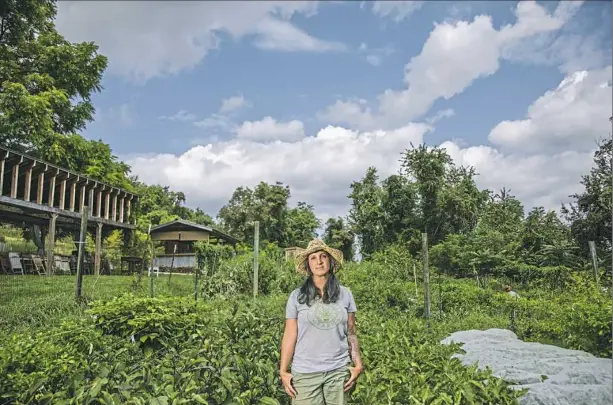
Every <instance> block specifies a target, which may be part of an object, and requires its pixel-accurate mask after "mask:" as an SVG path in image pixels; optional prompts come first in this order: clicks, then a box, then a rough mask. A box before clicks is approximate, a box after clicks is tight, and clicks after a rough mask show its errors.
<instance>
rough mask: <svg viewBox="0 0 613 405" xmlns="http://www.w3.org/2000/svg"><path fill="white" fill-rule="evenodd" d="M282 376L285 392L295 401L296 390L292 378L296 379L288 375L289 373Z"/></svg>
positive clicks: (283, 372)
mask: <svg viewBox="0 0 613 405" xmlns="http://www.w3.org/2000/svg"><path fill="white" fill-rule="evenodd" d="M280 374H281V383H282V384H283V389H285V392H287V395H289V396H290V397H291V398H292V399H295V398H296V390H295V389H294V386H293V385H292V378H294V376H293V375H291V374H290V373H288V372H287V371H282V372H281V373H280Z"/></svg>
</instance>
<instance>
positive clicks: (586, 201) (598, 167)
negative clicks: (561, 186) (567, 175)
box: [561, 139, 613, 266]
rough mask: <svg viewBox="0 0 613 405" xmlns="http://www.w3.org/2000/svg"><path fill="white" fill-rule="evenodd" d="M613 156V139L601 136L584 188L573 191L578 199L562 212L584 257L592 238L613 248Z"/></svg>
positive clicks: (602, 246)
mask: <svg viewBox="0 0 613 405" xmlns="http://www.w3.org/2000/svg"><path fill="white" fill-rule="evenodd" d="M612 158H613V142H612V141H611V139H606V140H601V141H600V142H599V144H598V150H597V151H596V152H595V153H594V166H593V167H592V169H591V170H590V173H589V174H587V175H585V176H583V177H582V180H581V184H582V185H583V186H584V188H585V189H584V191H583V192H582V193H576V194H573V195H571V197H572V198H573V199H574V200H575V201H574V202H572V203H570V204H569V205H568V206H566V205H564V204H563V205H562V209H561V211H562V215H563V216H564V218H565V219H566V221H568V223H569V224H570V228H571V234H572V236H573V238H574V240H575V242H576V243H577V244H578V246H579V247H580V249H581V253H582V256H584V257H588V255H589V248H588V242H589V241H591V240H593V241H594V242H595V243H596V245H597V247H598V248H599V249H600V250H604V251H607V252H610V251H611V210H612V209H613V207H612V204H611V178H612V175H613V171H612V168H611V162H612V160H611V159H612ZM608 265H609V266H610V261H609V263H608Z"/></svg>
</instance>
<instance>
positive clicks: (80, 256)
mask: <svg viewBox="0 0 613 405" xmlns="http://www.w3.org/2000/svg"><path fill="white" fill-rule="evenodd" d="M90 207H91V197H90V206H87V207H86V206H82V207H81V230H80V232H79V242H78V244H79V247H78V249H77V251H78V254H77V284H76V286H75V299H76V300H77V301H78V300H79V299H80V298H81V292H82V289H83V274H82V273H83V259H84V257H83V256H84V255H83V253H84V252H83V251H84V250H85V238H86V235H87V219H88V214H89V210H90Z"/></svg>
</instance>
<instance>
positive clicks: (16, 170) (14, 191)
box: [11, 158, 23, 198]
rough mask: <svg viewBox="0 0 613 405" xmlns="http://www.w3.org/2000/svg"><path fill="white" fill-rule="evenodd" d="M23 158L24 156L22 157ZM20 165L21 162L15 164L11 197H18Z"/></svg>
mask: <svg viewBox="0 0 613 405" xmlns="http://www.w3.org/2000/svg"><path fill="white" fill-rule="evenodd" d="M21 159H22V160H23V158H21ZM19 165H20V162H17V163H15V166H13V178H12V179H11V198H17V180H19Z"/></svg>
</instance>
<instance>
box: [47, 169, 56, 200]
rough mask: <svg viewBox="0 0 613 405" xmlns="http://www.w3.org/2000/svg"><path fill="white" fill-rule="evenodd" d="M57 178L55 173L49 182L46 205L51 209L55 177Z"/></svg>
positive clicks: (53, 198)
mask: <svg viewBox="0 0 613 405" xmlns="http://www.w3.org/2000/svg"><path fill="white" fill-rule="evenodd" d="M56 176H57V171H56V172H55V173H53V174H52V175H51V180H50V181H49V201H48V202H47V205H48V206H50V207H53V205H54V204H55V177H56Z"/></svg>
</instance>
